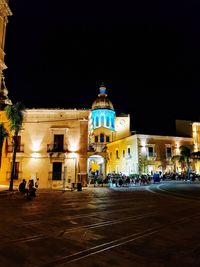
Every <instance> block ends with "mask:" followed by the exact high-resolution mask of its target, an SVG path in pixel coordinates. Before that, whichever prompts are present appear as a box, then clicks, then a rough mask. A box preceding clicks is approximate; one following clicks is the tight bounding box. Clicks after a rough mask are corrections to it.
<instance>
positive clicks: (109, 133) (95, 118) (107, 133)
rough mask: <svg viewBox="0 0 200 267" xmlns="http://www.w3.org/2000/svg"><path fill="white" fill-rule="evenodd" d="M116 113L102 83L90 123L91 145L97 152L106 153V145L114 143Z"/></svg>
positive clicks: (94, 103)
mask: <svg viewBox="0 0 200 267" xmlns="http://www.w3.org/2000/svg"><path fill="white" fill-rule="evenodd" d="M114 131H115V111H114V108H113V104H112V102H111V101H110V100H109V99H108V97H107V94H106V87H105V86H104V84H103V83H102V84H101V86H100V88H99V94H98V97H97V99H96V100H95V101H94V102H93V104H92V110H91V122H90V145H92V147H93V149H94V150H95V151H96V152H103V151H105V145H106V143H109V142H112V141H113V132H114Z"/></svg>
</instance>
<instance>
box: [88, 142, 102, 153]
mask: <svg viewBox="0 0 200 267" xmlns="http://www.w3.org/2000/svg"><path fill="white" fill-rule="evenodd" d="M105 151H106V144H104V143H92V144H90V145H89V147H88V152H105Z"/></svg>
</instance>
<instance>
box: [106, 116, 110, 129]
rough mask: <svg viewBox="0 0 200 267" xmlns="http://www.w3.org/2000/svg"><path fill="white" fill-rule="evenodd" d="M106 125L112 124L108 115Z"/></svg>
mask: <svg viewBox="0 0 200 267" xmlns="http://www.w3.org/2000/svg"><path fill="white" fill-rule="evenodd" d="M106 126H107V127H109V126H110V119H109V117H108V116H107V117H106Z"/></svg>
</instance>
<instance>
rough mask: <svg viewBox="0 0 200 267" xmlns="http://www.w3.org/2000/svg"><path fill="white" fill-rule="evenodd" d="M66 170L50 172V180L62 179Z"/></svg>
mask: <svg viewBox="0 0 200 267" xmlns="http://www.w3.org/2000/svg"><path fill="white" fill-rule="evenodd" d="M63 175H64V172H49V173H48V180H51V181H61V180H62V179H63Z"/></svg>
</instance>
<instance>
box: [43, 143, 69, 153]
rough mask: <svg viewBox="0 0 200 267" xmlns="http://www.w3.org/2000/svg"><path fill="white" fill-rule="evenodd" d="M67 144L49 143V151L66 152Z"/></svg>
mask: <svg viewBox="0 0 200 267" xmlns="http://www.w3.org/2000/svg"><path fill="white" fill-rule="evenodd" d="M66 151H67V145H63V146H62V145H57V144H48V145H47V152H63V153H64V152H66Z"/></svg>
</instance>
